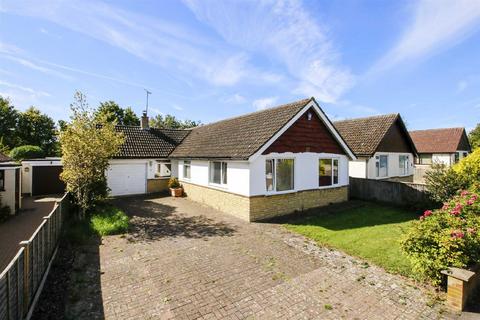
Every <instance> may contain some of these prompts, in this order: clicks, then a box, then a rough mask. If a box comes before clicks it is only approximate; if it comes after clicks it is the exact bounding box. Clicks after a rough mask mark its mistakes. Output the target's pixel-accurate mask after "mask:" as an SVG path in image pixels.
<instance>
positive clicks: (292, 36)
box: [0, 0, 480, 129]
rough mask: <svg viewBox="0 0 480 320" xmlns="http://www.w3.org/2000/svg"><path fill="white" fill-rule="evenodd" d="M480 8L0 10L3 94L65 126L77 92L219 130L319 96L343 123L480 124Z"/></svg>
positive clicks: (58, 4)
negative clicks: (396, 116)
mask: <svg viewBox="0 0 480 320" xmlns="http://www.w3.org/2000/svg"><path fill="white" fill-rule="evenodd" d="M479 57H480V1H478V0H455V1H453V0H452V1H446V0H430V1H426V0H420V1H373V0H371V1H355V0H344V1H313V0H312V1H301V0H291V1H287V0H285V1H273V0H272V1H267V0H265V1H263V0H262V1H253V0H252V1H247V0H245V1H223V0H222V1H220V0H216V1H209V0H186V1H173V0H162V1H154V0H136V1H90V0H82V1H60V0H58V1H22V0H1V1H0V94H2V95H3V96H8V97H10V99H11V101H12V103H13V104H14V105H15V106H16V107H17V108H19V109H26V108H27V107H29V106H30V105H35V106H36V107H38V108H40V109H41V110H42V111H44V112H45V113H47V114H49V115H50V116H52V117H53V118H54V119H56V120H58V119H66V118H68V116H69V105H70V103H71V102H72V98H73V94H74V92H75V91H76V90H81V91H82V92H83V93H85V94H86V95H87V97H88V100H89V103H90V105H91V106H97V105H98V103H99V101H105V100H115V101H117V102H118V103H119V104H120V105H122V106H132V107H133V109H134V110H135V111H136V112H137V113H138V114H140V113H141V111H142V110H143V109H144V107H145V92H144V90H143V89H144V88H147V89H148V90H150V91H152V93H153V94H152V95H151V96H150V115H155V114H156V113H162V114H167V113H169V114H174V115H175V116H177V117H179V118H181V119H192V120H201V121H202V122H203V123H208V122H212V121H216V120H219V119H222V118H225V117H231V116H235V115H239V114H243V113H247V112H252V111H255V110H258V109H262V108H266V107H269V106H274V105H276V104H280V103H285V102H289V101H293V100H296V99H299V98H304V97H309V96H314V97H315V98H316V99H317V101H318V102H319V103H320V104H321V106H322V107H323V109H324V110H325V111H326V112H327V114H328V115H329V116H330V117H331V118H332V119H333V120H335V119H343V118H354V117H361V116H369V115H374V114H382V113H392V112H399V113H400V114H401V115H402V116H403V118H404V120H405V121H406V122H407V125H408V127H409V129H423V128H436V127H452V126H465V127H467V129H471V128H473V127H474V126H475V125H476V123H477V122H479V121H480V58H479Z"/></svg>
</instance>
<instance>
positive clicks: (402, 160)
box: [398, 156, 408, 176]
mask: <svg viewBox="0 0 480 320" xmlns="http://www.w3.org/2000/svg"><path fill="white" fill-rule="evenodd" d="M398 167H399V169H400V175H401V176H405V175H407V174H408V156H398Z"/></svg>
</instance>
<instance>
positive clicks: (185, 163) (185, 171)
mask: <svg viewBox="0 0 480 320" xmlns="http://www.w3.org/2000/svg"><path fill="white" fill-rule="evenodd" d="M190 171H191V168H190V161H183V178H184V179H190Z"/></svg>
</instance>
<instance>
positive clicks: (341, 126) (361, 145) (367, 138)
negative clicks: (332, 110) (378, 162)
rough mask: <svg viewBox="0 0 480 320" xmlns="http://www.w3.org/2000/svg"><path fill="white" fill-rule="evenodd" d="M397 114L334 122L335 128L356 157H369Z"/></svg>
mask: <svg viewBox="0 0 480 320" xmlns="http://www.w3.org/2000/svg"><path fill="white" fill-rule="evenodd" d="M398 117H399V114H398V113H395V114H386V115H380V116H374V117H367V118H358V119H349V120H342V121H336V122H334V123H333V124H334V126H335V128H337V130H338V132H339V133H340V135H341V136H342V138H343V139H344V140H345V142H347V144H348V146H349V147H350V149H352V151H353V152H354V153H355V154H356V155H357V156H371V155H373V154H374V153H375V151H376V150H377V147H378V145H379V144H380V142H381V141H382V139H383V137H384V136H385V134H386V133H387V132H388V129H390V127H391V126H392V125H393V124H394V123H395V121H396V120H397V118H398Z"/></svg>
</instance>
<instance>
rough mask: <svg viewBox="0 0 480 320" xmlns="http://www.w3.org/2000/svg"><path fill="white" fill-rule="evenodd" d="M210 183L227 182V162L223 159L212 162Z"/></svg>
mask: <svg viewBox="0 0 480 320" xmlns="http://www.w3.org/2000/svg"><path fill="white" fill-rule="evenodd" d="M210 183H215V184H227V163H226V162H223V161H212V162H210Z"/></svg>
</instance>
